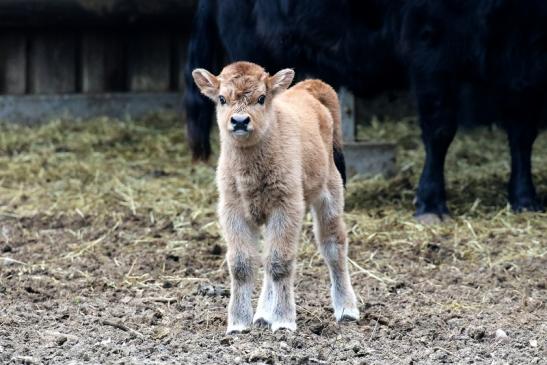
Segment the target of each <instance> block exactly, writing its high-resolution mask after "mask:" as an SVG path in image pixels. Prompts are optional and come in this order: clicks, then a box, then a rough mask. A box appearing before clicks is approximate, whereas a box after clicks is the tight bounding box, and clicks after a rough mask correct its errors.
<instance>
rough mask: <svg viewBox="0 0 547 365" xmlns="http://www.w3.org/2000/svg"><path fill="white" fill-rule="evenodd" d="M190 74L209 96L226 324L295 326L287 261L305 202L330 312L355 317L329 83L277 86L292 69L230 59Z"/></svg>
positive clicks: (234, 327)
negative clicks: (259, 273)
mask: <svg viewBox="0 0 547 365" xmlns="http://www.w3.org/2000/svg"><path fill="white" fill-rule="evenodd" d="M193 76H194V80H195V82H196V84H197V85H198V87H199V88H200V90H201V91H202V92H203V94H205V95H207V96H208V97H210V98H211V99H212V100H214V101H215V102H217V108H216V114H217V122H218V126H219V130H220V137H221V138H220V139H221V153H220V158H219V164H218V169H217V184H218V188H219V195H220V201H219V218H220V222H221V226H222V230H223V234H224V238H225V239H226V242H227V244H228V252H227V261H228V265H229V269H230V275H231V280H232V285H231V289H232V291H231V298H230V304H229V308H228V332H229V333H234V332H240V331H245V330H248V329H249V328H250V326H251V324H252V322H253V320H254V322H255V324H267V325H270V326H271V327H272V329H273V330H274V331H275V330H277V329H279V328H286V329H290V330H295V329H296V309H295V302H294V290H293V286H294V271H295V260H296V254H297V248H298V238H299V235H300V229H301V225H302V220H303V217H304V214H305V211H306V209H307V208H308V207H310V208H311V210H312V214H313V217H314V231H315V235H316V240H317V243H318V247H319V249H320V251H321V253H322V254H323V257H324V258H325V260H326V262H327V265H328V267H329V271H330V276H331V281H332V287H331V294H332V300H333V306H334V310H335V316H336V319H337V320H341V319H357V318H358V316H359V312H358V309H357V305H356V299H355V294H354V292H353V289H352V286H351V283H350V278H349V273H348V269H347V239H346V232H345V226H344V222H343V217H342V216H343V209H344V198H343V185H342V178H341V175H340V173H339V171H338V170H337V168H336V166H335V163H334V160H333V146H336V147H337V148H340V147H341V133H340V110H339V109H340V107H339V103H338V98H337V95H336V93H335V91H334V90H333V89H332V88H331V87H330V86H329V85H327V84H325V83H323V82H322V81H319V80H307V81H303V82H300V83H298V84H296V85H295V86H293V87H292V88H290V89H287V88H288V87H289V85H290V84H291V82H292V79H293V77H294V72H293V71H292V70H290V69H285V70H281V71H279V72H278V73H276V74H275V75H273V76H269V74H268V73H266V72H265V71H264V69H263V68H262V67H260V66H258V65H255V64H252V63H248V62H237V63H234V64H231V65H229V66H227V67H225V68H224V69H223V70H222V72H221V73H220V75H218V76H214V75H212V74H211V73H209V72H208V71H206V70H203V69H197V70H194V72H193ZM262 102H263V103H262ZM239 121H246V123H247V124H246V125H245V126H243V125H242V124H240V123H239ZM260 226H265V230H264V241H265V244H264V269H265V270H264V283H263V287H262V291H261V294H260V298H259V301H258V306H257V310H256V313H255V315H254V318H253V309H252V305H251V295H252V291H253V279H254V274H255V268H254V265H253V261H254V260H253V259H254V257H255V255H256V246H257V242H258V240H259V236H260V231H259V228H260Z"/></svg>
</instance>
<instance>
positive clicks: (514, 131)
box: [506, 123, 543, 212]
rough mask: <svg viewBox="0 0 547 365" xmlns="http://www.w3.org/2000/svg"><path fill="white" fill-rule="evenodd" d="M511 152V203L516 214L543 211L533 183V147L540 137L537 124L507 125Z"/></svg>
mask: <svg viewBox="0 0 547 365" xmlns="http://www.w3.org/2000/svg"><path fill="white" fill-rule="evenodd" d="M506 130H507V137H508V139H509V148H510V150H511V178H510V180H509V202H510V203H511V207H512V208H513V210H514V211H516V212H522V211H543V205H542V204H541V202H540V201H539V199H538V197H537V195H536V189H535V187H534V183H533V181H532V161H531V159H532V146H533V144H534V141H535V139H536V137H537V135H538V127H537V125H536V124H535V123H528V124H523V123H507V125H506Z"/></svg>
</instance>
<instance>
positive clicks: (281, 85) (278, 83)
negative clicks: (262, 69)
mask: <svg viewBox="0 0 547 365" xmlns="http://www.w3.org/2000/svg"><path fill="white" fill-rule="evenodd" d="M293 79H294V71H293V70H292V69H290V68H286V69H284V70H281V71H279V72H278V73H276V74H275V75H273V76H272V77H270V85H271V86H270V87H271V89H272V92H273V93H274V94H275V93H278V92H280V91H283V90H285V89H287V88H288V87H289V86H290V85H291V82H292V80H293Z"/></svg>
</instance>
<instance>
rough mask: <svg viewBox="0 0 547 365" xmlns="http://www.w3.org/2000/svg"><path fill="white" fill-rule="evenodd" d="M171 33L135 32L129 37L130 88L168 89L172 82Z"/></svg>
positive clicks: (134, 89) (141, 89)
mask: <svg viewBox="0 0 547 365" xmlns="http://www.w3.org/2000/svg"><path fill="white" fill-rule="evenodd" d="M170 55H171V41H170V37H169V34H167V33H163V32H158V33H142V32H139V33H135V34H132V35H131V36H130V38H129V45H128V56H127V63H128V71H129V76H128V77H129V90H131V91H135V92H139V91H168V90H169V89H170V87H169V86H170V84H171V73H170V67H171V57H170Z"/></svg>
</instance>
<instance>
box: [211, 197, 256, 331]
mask: <svg viewBox="0 0 547 365" xmlns="http://www.w3.org/2000/svg"><path fill="white" fill-rule="evenodd" d="M220 221H221V225H222V228H223V231H224V238H225V239H226V243H227V245H228V251H227V255H226V261H227V262H228V268H229V271H230V278H231V291H230V303H229V304H228V329H227V331H226V333H227V334H234V333H240V332H246V331H248V330H249V329H250V327H251V325H252V320H253V307H252V303H251V299H252V294H253V286H254V285H253V281H254V265H253V259H254V256H255V243H256V241H257V239H258V228H257V227H256V226H254V225H253V224H251V223H249V222H248V221H247V220H246V219H245V216H244V214H242V212H239V211H238V210H237V209H229V208H226V207H225V208H221V210H220Z"/></svg>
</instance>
